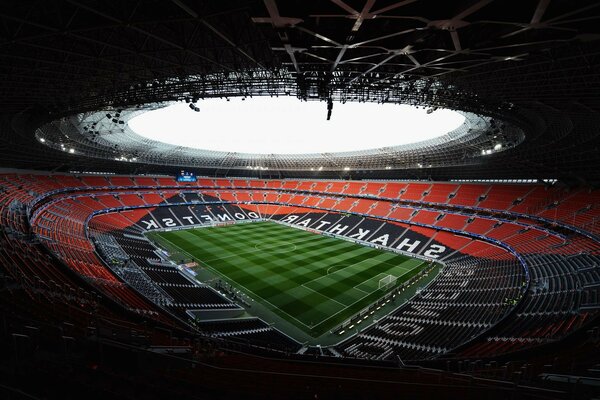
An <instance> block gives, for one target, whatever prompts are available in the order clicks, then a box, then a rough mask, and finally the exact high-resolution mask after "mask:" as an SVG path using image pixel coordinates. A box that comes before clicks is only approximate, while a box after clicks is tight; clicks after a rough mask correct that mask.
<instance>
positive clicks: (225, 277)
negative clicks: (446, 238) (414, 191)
mask: <svg viewBox="0 0 600 400" xmlns="http://www.w3.org/2000/svg"><path fill="white" fill-rule="evenodd" d="M164 240H166V241H167V242H169V243H171V244H172V245H173V246H175V247H177V248H178V249H179V250H181V251H182V252H184V253H185V254H187V255H188V256H190V257H192V255H191V254H190V253H188V252H187V251H185V250H183V249H182V248H181V247H179V246H177V245H176V244H174V243H173V242H171V241H170V240H169V239H164ZM192 258H193V257H192ZM366 260H368V259H365V260H361V261H359V262H357V263H354V264H358V263H361V262H363V261H366ZM407 261H410V260H407ZM201 262H202V261H201ZM202 263H203V264H205V265H206V266H207V267H209V268H210V269H211V270H212V271H213V272H215V273H217V274H218V275H220V276H221V277H223V278H224V279H225V280H227V281H229V282H233V283H234V284H235V285H236V286H238V287H241V288H242V289H244V290H245V291H247V292H250V293H251V294H252V295H254V296H256V297H257V298H259V299H261V300H262V301H264V302H265V303H267V304H269V305H271V307H273V308H276V309H277V310H279V311H280V312H282V313H284V314H285V315H287V316H289V317H290V318H292V319H293V320H295V321H297V322H298V323H300V324H301V325H302V326H304V327H306V328H308V329H313V328H314V327H316V326H319V325H321V324H323V323H324V322H325V321H328V320H329V319H331V318H333V317H334V316H336V315H338V314H339V313H341V312H342V311H344V310H346V309H347V308H349V307H351V306H353V305H354V304H356V303H358V302H360V301H361V300H363V299H364V298H365V297H367V296H369V295H370V294H372V293H374V292H375V291H373V292H365V291H364V290H361V289H358V288H356V286H354V288H355V289H356V290H358V291H361V292H363V293H367V294H366V295H365V296H363V297H361V298H359V299H358V300H356V301H354V302H353V303H351V304H349V305H347V306H346V305H345V306H344V308H342V309H341V310H339V311H337V312H335V313H334V314H331V315H329V316H328V317H326V318H325V319H323V320H321V321H319V322H317V323H316V324H314V325H312V326H309V325H306V324H305V323H304V322H302V321H300V320H299V319H298V318H296V317H294V316H293V315H291V314H289V313H288V312H286V311H284V310H282V309H281V308H279V307H277V306H276V305H274V304H273V303H271V302H270V301H268V300H266V299H264V298H263V297H261V296H259V295H257V294H256V293H254V291H252V290H250V289H248V288H246V287H245V286H243V285H239V284H238V283H237V282H235V281H234V280H232V279H230V278H229V277H227V276H226V275H224V274H222V273H221V272H219V271H218V270H217V269H215V268H213V267H212V266H211V265H210V264H208V263H207V262H202ZM381 263H382V264H388V265H390V266H394V267H399V266H398V265H394V264H391V263H388V262H387V261H383V262H381ZM354 264H352V265H354ZM423 264H424V262H423V263H421V264H418V265H416V266H415V267H413V268H410V269H408V270H407V271H406V272H404V273H403V274H402V275H399V276H397V279H398V278H401V277H403V276H404V275H406V274H407V273H408V272H410V271H411V270H413V269H414V268H417V267H419V266H421V265H423ZM340 271H341V270H340ZM336 272H337V271H336ZM378 275H380V274H377V275H375V276H378ZM325 276H327V275H323V276H321V277H319V278H316V279H313V280H318V279H321V278H323V277H325ZM370 279H372V278H370ZM313 280H311V281H309V282H312V281H313ZM309 282H307V283H309ZM362 283H364V282H361V283H359V285H361V284H362ZM302 286H304V284H302ZM357 286H358V285H357ZM307 289H310V288H307ZM311 290H312V289H311ZM313 291H314V290H313ZM317 293H318V292H317ZM319 294H320V293H319ZM321 295H322V294H321ZM322 296H323V297H327V298H329V299H330V300H333V301H335V300H334V299H331V298H330V297H328V296H325V295H322ZM336 302H337V301H336ZM338 303H339V302H338ZM340 304H341V303H340Z"/></svg>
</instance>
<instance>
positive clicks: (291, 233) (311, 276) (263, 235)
mask: <svg viewBox="0 0 600 400" xmlns="http://www.w3.org/2000/svg"><path fill="white" fill-rule="evenodd" d="M155 235H158V236H159V237H160V238H161V239H162V241H167V242H168V243H170V244H171V245H172V246H173V247H175V248H177V249H178V250H179V251H180V252H183V253H185V254H187V255H188V256H189V257H190V258H192V259H194V260H195V261H197V262H198V263H199V264H200V265H201V266H203V267H204V268H207V269H209V270H211V271H212V272H214V273H216V274H217V275H218V276H220V277H222V278H223V279H224V280H225V281H227V282H228V283H230V284H232V285H233V286H234V287H236V288H238V289H240V290H242V291H244V292H245V293H246V294H247V295H248V296H250V297H251V298H253V299H254V300H255V301H259V302H261V303H262V304H263V305H264V306H266V307H267V308H269V309H271V310H272V311H273V312H275V313H277V314H278V315H279V316H280V317H282V318H284V319H286V320H288V321H289V322H290V323H292V324H294V325H296V326H297V327H299V328H300V329H302V330H303V331H304V332H306V333H308V334H310V335H311V336H318V335H320V334H323V333H325V332H327V331H328V330H330V329H333V328H334V327H335V326H337V325H339V324H340V323H342V322H344V321H345V320H347V319H348V318H349V317H351V316H352V315H353V314H355V313H357V312H359V311H360V310H362V309H363V308H365V307H367V306H369V305H370V304H371V303H373V302H375V301H376V300H377V299H379V298H381V297H382V296H383V295H384V294H385V293H386V292H385V291H384V290H382V289H379V281H380V279H381V278H383V277H385V276H386V275H393V276H395V277H397V278H398V280H397V284H399V283H401V282H404V281H405V280H407V279H409V278H410V277H412V276H414V275H415V274H416V273H417V272H418V271H419V270H420V269H421V268H423V267H424V265H425V263H424V262H423V261H421V260H418V259H414V258H410V257H406V256H403V255H399V254H395V253H392V252H389V251H383V250H377V249H374V248H370V247H365V246H361V245H358V244H355V243H351V242H348V241H345V240H341V239H336V238H331V237H327V236H323V235H320V234H315V233H310V232H306V231H303V230H300V229H296V228H291V227H288V226H285V225H281V224H277V223H274V222H258V223H248V224H237V225H228V226H221V227H210V228H199V229H188V230H181V231H172V232H161V233H157V234H155ZM169 247H171V246H169Z"/></svg>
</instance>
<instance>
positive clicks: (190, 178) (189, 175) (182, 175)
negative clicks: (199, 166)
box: [177, 170, 196, 182]
mask: <svg viewBox="0 0 600 400" xmlns="http://www.w3.org/2000/svg"><path fill="white" fill-rule="evenodd" d="M177 182H196V174H195V173H193V172H189V171H183V170H182V171H181V172H179V174H177Z"/></svg>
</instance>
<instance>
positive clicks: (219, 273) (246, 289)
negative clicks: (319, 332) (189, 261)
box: [164, 239, 327, 329]
mask: <svg viewBox="0 0 600 400" xmlns="http://www.w3.org/2000/svg"><path fill="white" fill-rule="evenodd" d="M164 240H166V241H167V242H169V243H171V244H172V245H173V246H175V247H177V248H178V249H179V250H180V251H182V252H183V253H185V254H187V255H188V256H190V257H192V255H191V254H190V253H188V252H187V251H185V250H183V249H182V248H181V247H179V246H177V245H176V244H175V243H173V242H171V241H170V240H169V239H164ZM200 263H202V264H204V265H206V266H207V267H208V268H210V269H211V271H213V272H215V273H216V274H217V275H219V276H221V277H222V278H223V279H225V280H227V281H229V282H233V283H234V284H235V286H236V287H241V288H242V289H243V290H244V291H246V292H250V293H251V294H252V295H253V296H255V297H257V298H259V299H261V300H262V301H264V302H265V303H267V304H270V305H271V307H273V308H276V309H277V310H279V311H281V312H282V313H284V314H285V315H287V316H288V317H290V318H292V319H293V320H295V321H297V322H299V323H300V324H301V325H303V326H304V327H306V328H308V329H312V328H313V327H315V326H317V325H319V324H320V323H321V322H319V323H318V324H316V325H313V326H309V325H306V324H305V323H304V322H302V321H300V320H299V319H298V318H296V317H294V316H293V315H291V314H289V313H287V312H286V311H284V310H282V309H281V308H279V307H277V306H276V305H275V304H273V303H271V302H270V301H269V300H267V299H265V298H263V297H261V296H259V295H257V294H256V293H254V291H252V290H250V289H248V288H247V287H245V286H243V285H240V284H238V283H237V282H236V281H234V280H233V279H230V278H229V277H227V276H226V275H225V274H223V273H221V272H220V271H219V270H217V269H215V268H213V267H212V266H211V265H210V264H208V263H207V262H205V261H200ZM325 297H327V296H325Z"/></svg>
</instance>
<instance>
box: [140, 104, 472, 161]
mask: <svg viewBox="0 0 600 400" xmlns="http://www.w3.org/2000/svg"><path fill="white" fill-rule="evenodd" d="M196 106H197V107H198V108H200V112H195V111H193V110H191V109H190V107H189V105H188V104H185V103H175V104H173V105H170V106H168V107H165V108H162V109H159V110H154V111H150V112H147V113H144V114H141V115H139V116H137V117H135V118H132V119H131V120H130V121H129V126H130V128H131V129H132V130H133V131H134V132H136V133H137V134H138V135H140V136H143V137H146V138H149V139H153V140H157V141H160V142H164V143H169V144H174V145H178V146H186V147H192V148H196V149H204V150H215V151H226V152H238V153H254V154H306V153H334V152H343V151H355V150H367V149H376V148H381V147H388V146H398V145H402V144H409V143H415V142H420V141H423V140H427V139H432V138H435V137H438V136H442V135H444V134H446V133H448V132H450V131H452V130H454V129H456V128H458V127H459V126H460V125H461V124H463V122H464V120H465V118H464V117H463V116H462V115H461V114H459V113H458V112H455V111H451V110H437V111H434V112H432V113H430V114H427V112H426V110H425V109H423V108H416V107H412V106H407V105H395V104H376V103H355V102H347V103H346V104H341V103H338V102H335V103H334V104H333V113H332V116H331V120H329V121H327V106H326V103H325V102H319V101H308V102H302V101H299V100H298V99H296V98H293V97H254V98H247V99H246V100H242V99H241V98H231V99H230V101H226V100H225V99H209V100H200V101H199V102H198V103H196Z"/></svg>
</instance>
